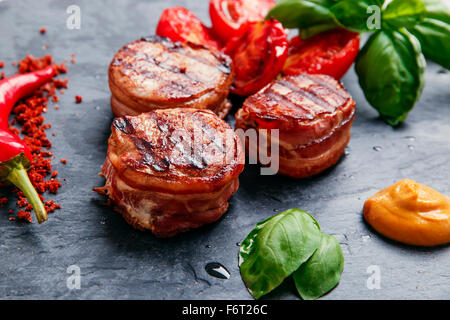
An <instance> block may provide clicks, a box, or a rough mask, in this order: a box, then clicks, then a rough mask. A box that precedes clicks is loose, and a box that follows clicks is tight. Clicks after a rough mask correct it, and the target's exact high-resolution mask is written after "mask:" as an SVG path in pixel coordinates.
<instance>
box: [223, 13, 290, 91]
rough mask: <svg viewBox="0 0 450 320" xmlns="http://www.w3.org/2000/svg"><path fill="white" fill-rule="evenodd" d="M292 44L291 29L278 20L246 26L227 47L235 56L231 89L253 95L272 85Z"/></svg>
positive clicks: (226, 50)
mask: <svg viewBox="0 0 450 320" xmlns="http://www.w3.org/2000/svg"><path fill="white" fill-rule="evenodd" d="M288 45H289V41H288V39H287V32H286V30H284V28H283V26H282V25H281V23H280V22H278V21H276V20H275V19H268V20H266V21H265V22H247V23H246V24H245V25H243V26H242V27H241V28H240V30H239V31H238V34H237V35H236V37H234V38H232V39H231V40H230V41H229V42H228V43H227V45H226V47H225V49H224V51H225V53H226V54H228V55H229V56H230V57H231V58H232V59H233V65H234V72H235V79H234V82H233V85H232V87H231V91H232V92H233V93H235V94H238V95H241V96H249V95H251V94H254V93H256V92H258V91H259V90H260V89H262V88H264V87H265V86H266V85H267V84H269V83H270V82H271V81H272V80H273V79H275V78H276V77H277V76H278V75H279V74H280V72H281V70H282V69H283V66H284V63H285V61H286V58H287V56H288Z"/></svg>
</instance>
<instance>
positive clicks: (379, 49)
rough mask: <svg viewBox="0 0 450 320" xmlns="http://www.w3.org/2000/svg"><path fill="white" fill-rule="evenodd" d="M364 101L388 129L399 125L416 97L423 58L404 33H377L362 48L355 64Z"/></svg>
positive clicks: (423, 66)
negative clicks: (386, 123) (371, 107)
mask: <svg viewBox="0 0 450 320" xmlns="http://www.w3.org/2000/svg"><path fill="white" fill-rule="evenodd" d="M355 69H356V73H357V74H358V76H359V84H360V86H361V88H362V89H363V91H364V93H365V95H366V98H367V100H368V101H369V102H370V103H371V104H372V105H373V106H376V108H377V110H378V112H379V113H380V115H381V116H382V117H383V119H384V120H385V121H386V122H388V123H389V124H390V125H392V126H396V125H397V124H399V123H400V122H402V121H403V120H404V119H405V118H406V116H407V115H408V112H409V111H410V110H411V109H412V108H413V106H414V104H415V102H416V101H417V99H418V98H419V96H420V94H421V92H422V88H423V84H424V70H425V59H424V57H423V55H422V54H421V52H420V44H419V41H417V39H416V38H414V37H413V36H412V35H411V34H410V33H409V32H408V31H406V30H405V29H403V30H398V31H397V30H380V31H378V32H376V33H374V34H373V35H372V36H371V37H370V38H369V40H368V41H367V43H366V44H365V45H364V47H363V48H362V50H361V52H360V54H359V55H358V58H357V60H356V65H355Z"/></svg>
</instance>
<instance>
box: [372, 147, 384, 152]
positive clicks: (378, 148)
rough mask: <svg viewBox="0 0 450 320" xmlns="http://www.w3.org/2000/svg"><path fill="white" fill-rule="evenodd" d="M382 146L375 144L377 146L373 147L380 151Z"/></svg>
mask: <svg viewBox="0 0 450 320" xmlns="http://www.w3.org/2000/svg"><path fill="white" fill-rule="evenodd" d="M381 149H382V148H381V147H380V146H375V147H373V150H375V151H380V150H381Z"/></svg>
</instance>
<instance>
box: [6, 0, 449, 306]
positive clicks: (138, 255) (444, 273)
mask: <svg viewBox="0 0 450 320" xmlns="http://www.w3.org/2000/svg"><path fill="white" fill-rule="evenodd" d="M71 4H77V5H79V6H80V8H81V29H80V30H69V29H67V28H66V19H67V17H68V14H67V13H66V8H67V7H68V6H69V5H71ZM174 5H181V6H186V7H188V8H189V9H191V10H193V11H194V12H195V13H196V14H197V15H198V16H199V17H201V18H202V19H204V20H205V21H208V19H209V18H208V9H207V7H208V5H207V0H202V1H168V0H164V1H149V0H147V1H131V0H128V1H124V0H120V1H118V0H116V1H105V0H103V1H99V0H98V1H74V0H71V1H56V0H54V1H48V0H46V1H31V0H28V1H23V0H20V1H11V0H6V1H2V2H0V43H1V44H2V45H1V46H0V60H2V61H6V63H7V65H6V67H5V69H4V71H6V73H7V74H9V75H10V74H12V73H13V67H12V66H11V65H10V63H11V62H12V61H18V60H20V59H22V58H23V57H24V56H25V54H26V53H27V52H30V53H31V54H33V55H35V56H42V55H44V54H46V53H50V54H52V55H53V57H54V58H55V60H56V61H62V60H64V59H66V58H68V59H70V55H71V54H72V53H75V55H76V60H77V62H76V63H75V64H70V63H69V73H68V76H69V78H70V82H69V89H68V90H67V91H66V93H65V94H64V95H62V96H61V101H60V102H59V103H58V104H59V105H60V106H61V108H60V109H59V110H54V108H53V107H50V108H49V111H48V113H47V114H46V119H47V121H48V122H50V123H51V124H52V129H51V130H50V131H49V132H55V133H56V136H55V137H52V136H51V135H50V138H51V141H52V143H53V149H52V151H53V152H54V154H55V155H56V157H57V159H56V160H55V161H54V164H55V169H56V170H58V171H59V172H60V175H59V177H60V178H61V179H62V178H66V179H67V181H66V182H64V183H63V187H62V188H61V189H60V192H59V193H58V195H57V196H56V197H52V196H49V198H52V199H53V198H55V199H56V200H57V201H58V202H59V203H60V204H62V209H61V210H59V211H57V212H56V213H55V214H51V215H50V216H49V221H48V223H46V224H44V225H37V224H36V223H33V224H28V223H23V222H10V221H9V220H8V218H9V214H8V209H9V208H13V209H15V205H14V203H13V201H10V202H9V204H8V206H7V207H5V208H2V209H0V257H1V258H0V298H3V299H13V298H19V299H23V298H26V299H37V298H51V299H53V298H57V299H78V298H83V299H103V298H106V299H251V296H250V295H249V293H248V292H247V290H246V288H245V286H244V284H243V282H242V281H241V277H240V275H239V269H238V266H237V254H238V246H237V243H239V242H240V241H242V239H243V238H245V236H246V235H247V233H248V232H249V231H250V230H251V229H252V227H253V226H254V225H255V224H256V223H257V222H258V221H260V220H262V219H264V218H266V217H269V216H271V215H274V214H275V213H276V212H280V211H281V210H285V209H288V208H294V207H297V208H302V209H304V210H306V211H308V212H310V213H311V214H313V215H314V216H315V217H316V218H317V220H318V221H319V223H320V225H321V227H322V229H323V230H324V232H326V233H330V234H334V235H336V237H337V238H338V239H339V241H340V242H341V244H342V247H343V250H344V254H345V270H344V272H343V275H342V279H341V283H340V284H339V286H338V287H337V288H336V289H335V290H333V291H332V292H331V293H330V294H328V295H326V296H325V297H323V299H448V298H450V271H449V270H450V268H449V264H450V248H449V246H444V247H438V248H428V249H426V248H414V247H409V246H405V245H401V244H398V243H395V242H393V241H390V240H387V239H385V238H383V237H381V236H380V235H378V234H377V233H375V232H374V231H373V230H372V229H370V227H368V226H367V225H366V224H365V223H364V221H363V219H362V207H363V203H364V201H365V199H366V198H368V197H369V196H371V195H372V194H374V193H375V192H376V191H377V190H379V189H380V188H383V187H386V186H387V185H390V184H391V183H394V182H396V181H397V180H400V179H402V178H411V179H415V180H417V181H419V182H421V183H424V184H427V185H429V186H432V187H434V188H435V189H437V190H439V191H441V192H442V193H445V194H447V195H450V170H449V161H450V126H449V120H450V108H449V101H450V92H449V81H450V74H449V73H448V72H447V71H445V70H443V69H442V68H441V67H439V66H438V65H436V64H434V63H431V62H429V63H428V69H427V73H426V78H427V84H426V86H425V89H424V93H423V96H422V98H421V100H420V102H419V103H418V104H417V105H416V107H415V109H414V111H413V112H411V114H410V116H409V118H408V120H407V122H406V124H404V125H402V126H400V127H399V128H397V129H392V128H391V127H389V126H388V125H386V124H384V123H383V122H382V121H380V120H379V119H377V113H376V111H374V110H373V109H372V108H371V107H370V106H369V105H368V103H367V102H366V100H365V98H364V96H363V94H362V92H361V89H360V88H359V85H358V82H357V78H356V76H355V73H354V71H353V70H351V71H350V72H349V73H348V75H347V76H346V77H345V78H344V79H343V82H344V85H345V86H346V88H347V89H348V90H349V91H350V93H351V94H352V95H353V97H354V99H355V100H356V102H357V109H358V111H357V114H356V120H355V123H354V126H353V130H352V140H351V142H350V145H349V147H348V150H347V153H346V155H345V157H344V158H343V159H342V160H341V161H340V162H339V164H338V165H337V166H335V167H333V168H332V169H330V170H327V171H326V172H324V173H323V174H321V175H319V176H317V177H314V178H311V179H305V180H291V179H287V178H283V177H278V176H275V177H272V176H260V175H259V169H258V167H257V166H254V165H252V166H247V167H246V170H245V172H244V173H243V174H242V176H241V187H240V189H239V191H238V192H237V194H236V195H235V196H234V197H233V198H232V199H231V205H230V209H229V211H228V213H227V214H226V215H225V216H224V217H223V218H222V219H221V220H220V221H218V222H217V223H214V224H212V225H210V226H206V227H203V228H200V229H198V230H195V231H192V232H189V233H186V234H183V235H181V236H178V237H176V238H173V239H165V240H164V239H163V240H161V239H156V238H155V237H153V236H152V234H151V233H141V232H138V231H135V230H134V229H132V228H131V227H130V226H128V225H127V224H126V223H125V222H124V220H123V219H122V217H121V216H120V215H119V214H117V213H115V212H113V211H112V210H111V209H109V208H107V207H104V206H102V203H103V201H104V199H102V198H101V197H100V196H98V195H96V193H94V192H93V191H92V188H93V187H97V186H102V184H103V179H102V178H100V177H98V176H97V173H98V172H99V171H100V166H101V164H102V162H103V160H104V157H105V154H106V148H107V138H108V136H109V133H110V129H109V126H110V124H111V121H112V119H113V116H112V113H111V111H110V106H109V96H110V93H109V89H108V85H107V66H108V64H109V62H110V60H111V58H112V56H113V55H114V53H115V52H116V51H117V50H118V49H119V48H120V47H121V46H122V45H124V44H125V43H127V42H129V41H133V40H135V39H137V38H140V37H141V36H145V35H149V34H152V33H154V30H155V26H156V23H157V21H158V18H159V15H160V13H161V11H162V10H163V9H164V8H166V7H169V6H174ZM41 27H46V28H47V34H46V35H40V34H39V29H40V28H41ZM46 44H48V45H49V48H48V49H47V50H45V49H44V46H45V45H46ZM77 94H79V95H82V96H83V103H81V104H75V103H74V96H75V95H77ZM228 120H229V121H231V123H232V117H229V119H228ZM374 146H379V147H381V149H380V150H379V151H375V150H374ZM60 158H67V159H68V162H67V164H66V165H63V164H61V163H59V161H58V159H60ZM1 192H2V193H4V192H5V190H4V189H3V190H1ZM215 261H217V262H220V263H222V264H223V265H224V266H225V267H226V268H227V269H228V270H229V271H230V273H231V278H230V279H229V280H221V279H217V278H213V277H211V276H209V275H208V274H207V273H206V272H205V270H204V266H205V265H206V264H207V263H208V262H215ZM70 265H77V266H79V267H80V270H81V289H80V290H69V289H68V288H67V286H66V280H67V277H68V276H69V274H67V273H66V271H67V268H68V266H70ZM371 265H377V266H379V267H380V271H381V288H380V289H378V290H376V289H375V290H369V289H368V288H367V285H366V282H367V279H368V277H369V276H370V274H368V273H367V268H368V267H369V266H371ZM268 298H272V299H298V297H297V295H296V294H295V290H294V287H293V285H292V283H291V281H286V282H285V283H284V284H283V285H282V287H281V288H279V289H277V290H276V291H275V292H273V293H272V294H270V295H269V296H268Z"/></svg>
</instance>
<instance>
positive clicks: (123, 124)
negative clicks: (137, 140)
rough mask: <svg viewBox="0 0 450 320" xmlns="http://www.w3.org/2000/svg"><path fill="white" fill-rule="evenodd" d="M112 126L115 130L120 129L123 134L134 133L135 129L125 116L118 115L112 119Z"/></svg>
mask: <svg viewBox="0 0 450 320" xmlns="http://www.w3.org/2000/svg"><path fill="white" fill-rule="evenodd" d="M113 126H114V128H116V129H117V130H120V131H122V132H123V133H125V134H134V133H135V131H136V129H135V128H134V125H133V123H132V122H131V121H130V120H129V119H128V118H127V117H120V118H116V119H114V121H113Z"/></svg>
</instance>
